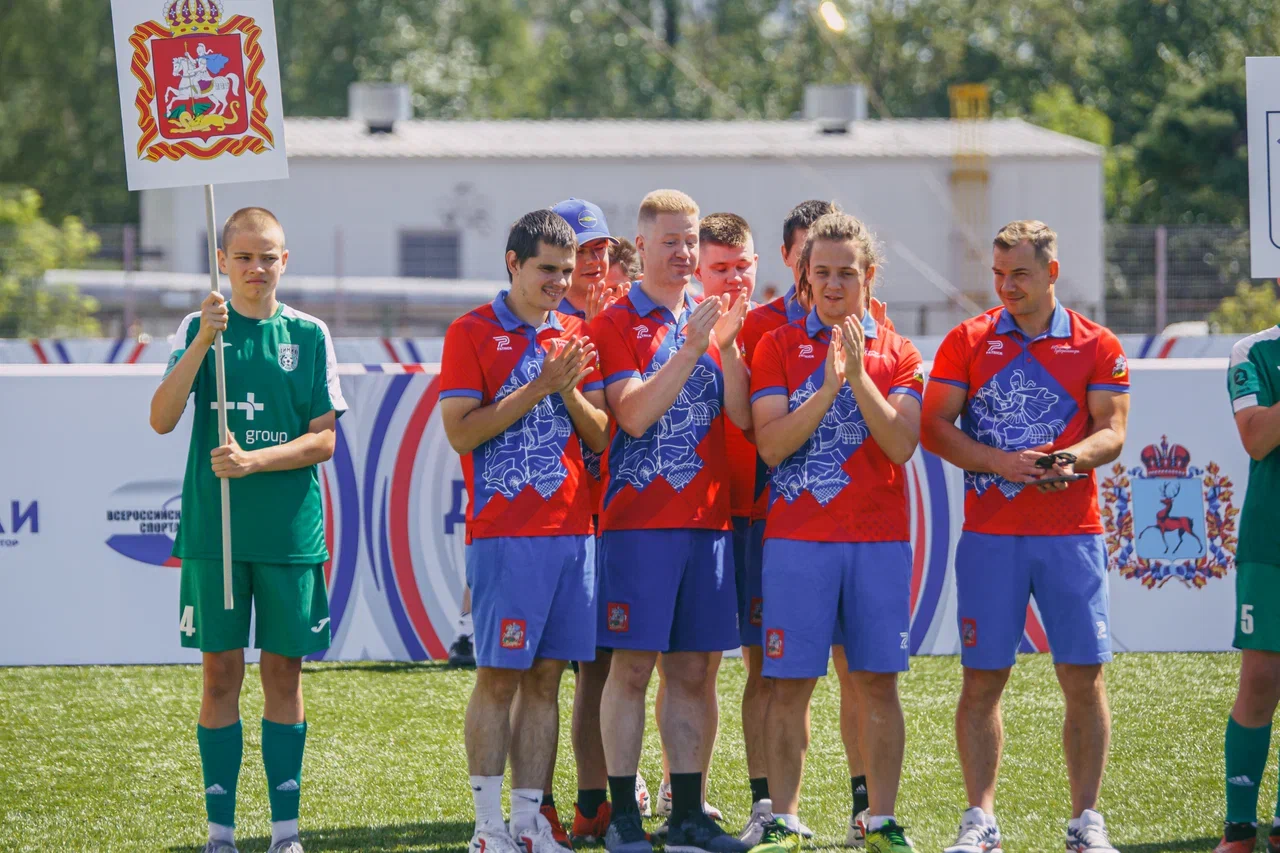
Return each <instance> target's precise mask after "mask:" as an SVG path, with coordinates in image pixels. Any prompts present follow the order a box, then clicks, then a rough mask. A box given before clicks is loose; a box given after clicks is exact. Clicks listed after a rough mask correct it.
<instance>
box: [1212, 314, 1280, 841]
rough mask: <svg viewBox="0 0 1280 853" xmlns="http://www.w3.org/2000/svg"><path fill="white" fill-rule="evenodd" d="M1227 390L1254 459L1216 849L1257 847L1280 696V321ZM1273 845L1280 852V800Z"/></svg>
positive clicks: (1234, 371) (1238, 351) (1239, 571)
mask: <svg viewBox="0 0 1280 853" xmlns="http://www.w3.org/2000/svg"><path fill="white" fill-rule="evenodd" d="M1227 391H1228V393H1229V394H1230V396H1231V410H1232V411H1233V412H1234V413H1235V419H1236V429H1237V430H1238V431H1239V433H1240V440H1241V442H1242V443H1243V444H1244V449H1245V450H1246V451H1247V452H1248V453H1249V457H1250V459H1251V460H1252V461H1251V462H1250V463H1249V487H1248V489H1247V490H1246V492H1245V497H1244V511H1243V512H1242V513H1241V514H1240V545H1239V547H1238V548H1237V549H1236V613H1235V623H1236V630H1235V641H1234V642H1233V643H1232V645H1234V646H1235V647H1236V648H1238V649H1240V650H1241V656H1240V687H1239V691H1238V692H1237V693H1236V703H1235V705H1234V706H1233V707H1232V709H1231V715H1230V716H1229V717H1228V718H1227V736H1226V744H1225V752H1226V789H1227V815H1226V825H1225V828H1224V831H1223V834H1222V842H1221V843H1220V844H1219V845H1218V847H1217V848H1216V851H1215V853H1251V851H1252V850H1253V849H1254V845H1255V844H1256V843H1257V834H1258V826H1257V821H1258V787H1259V785H1261V783H1262V773H1263V770H1264V769H1265V768H1266V766H1267V753H1268V752H1269V751H1270V749H1271V718H1272V716H1273V715H1274V714H1275V710H1276V704H1277V702H1280V451H1277V449H1276V448H1277V447H1280V405H1278V404H1280V327H1276V326H1273V327H1272V328H1270V329H1267V330H1266V331H1265V332H1259V333H1258V334H1256V335H1251V336H1249V337H1247V338H1245V339H1244V340H1242V341H1240V342H1239V343H1237V344H1236V345H1235V347H1233V348H1232V350H1231V364H1230V366H1229V367H1228V368H1227ZM1276 810H1277V817H1276V818H1275V820H1274V821H1273V823H1272V826H1271V829H1270V832H1269V833H1268V836H1269V837H1268V839H1267V850H1268V851H1270V853H1280V804H1278V805H1277V809H1276Z"/></svg>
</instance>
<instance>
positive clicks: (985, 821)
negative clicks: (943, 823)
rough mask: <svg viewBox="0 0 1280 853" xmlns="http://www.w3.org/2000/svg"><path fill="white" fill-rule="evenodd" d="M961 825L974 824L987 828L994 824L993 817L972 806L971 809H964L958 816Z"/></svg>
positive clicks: (980, 808) (994, 819) (978, 807)
mask: <svg viewBox="0 0 1280 853" xmlns="http://www.w3.org/2000/svg"><path fill="white" fill-rule="evenodd" d="M960 822H961V823H976V824H978V825H979V826H987V825H989V824H994V823H995V822H996V818H995V815H989V814H987V813H986V812H984V811H983V810H982V807H981V806H974V807H973V808H971V809H965V812H964V814H962V815H961V816H960Z"/></svg>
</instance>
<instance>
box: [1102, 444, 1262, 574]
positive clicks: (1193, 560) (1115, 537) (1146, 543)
mask: <svg viewBox="0 0 1280 853" xmlns="http://www.w3.org/2000/svg"><path fill="white" fill-rule="evenodd" d="M1139 459H1140V461H1141V463H1142V464H1141V465H1138V466H1135V467H1132V468H1129V469H1127V470H1126V468H1125V467H1124V465H1123V464H1122V463H1120V462H1117V463H1116V464H1115V465H1114V466H1112V468H1111V471H1110V476H1108V477H1106V478H1105V479H1104V480H1103V481H1102V485H1101V489H1100V491H1101V493H1102V507H1101V510H1102V521H1103V528H1104V530H1105V531H1106V538H1107V553H1108V555H1109V556H1108V569H1110V570H1114V571H1115V572H1117V573H1118V574H1119V575H1120V576H1121V577H1124V578H1128V579H1130V580H1138V581H1139V582H1141V583H1142V585H1143V586H1145V587H1147V588H1148V589H1157V588H1159V587H1161V586H1164V584H1165V583H1167V582H1168V581H1169V580H1172V579H1177V580H1178V581H1180V582H1181V583H1182V584H1183V585H1184V586H1186V587H1188V588H1191V589H1200V588H1203V587H1204V586H1205V584H1207V583H1208V582H1209V581H1210V580H1212V579H1214V578H1222V577H1225V576H1226V575H1227V573H1228V572H1229V571H1230V570H1231V569H1232V568H1233V567H1234V566H1235V551H1236V535H1235V530H1236V520H1237V519H1236V515H1237V513H1238V512H1239V511H1238V510H1237V509H1236V508H1235V507H1233V506H1232V505H1231V497H1232V488H1233V486H1232V483H1231V480H1230V479H1229V478H1228V477H1227V476H1226V475H1224V474H1223V473H1222V469H1221V468H1220V467H1219V466H1218V464H1217V463H1216V462H1210V463H1208V465H1206V466H1205V467H1204V468H1199V467H1196V466H1194V465H1192V464H1191V451H1190V450H1188V449H1187V448H1186V446H1184V445H1182V444H1177V443H1174V444H1170V443H1169V440H1168V437H1167V436H1161V437H1160V443H1159V444H1156V443H1152V444H1148V445H1147V446H1146V447H1144V448H1143V449H1142V451H1141V452H1140V454H1139Z"/></svg>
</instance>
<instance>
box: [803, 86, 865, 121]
mask: <svg viewBox="0 0 1280 853" xmlns="http://www.w3.org/2000/svg"><path fill="white" fill-rule="evenodd" d="M804 117H805V119H806V120H807V121H812V122H814V123H816V124H817V125H818V130H819V131H821V132H822V133H848V132H849V126H850V125H851V124H853V123H854V122H855V121H865V120H866V118H867V87H866V86H864V85H862V84H861V83H856V84H854V85H851V86H819V85H817V84H812V83H811V84H809V85H807V86H805V87H804Z"/></svg>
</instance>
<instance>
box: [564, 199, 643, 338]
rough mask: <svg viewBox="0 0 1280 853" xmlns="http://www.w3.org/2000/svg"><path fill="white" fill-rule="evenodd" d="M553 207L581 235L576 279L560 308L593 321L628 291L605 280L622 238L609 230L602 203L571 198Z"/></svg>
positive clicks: (574, 271) (576, 264)
mask: <svg viewBox="0 0 1280 853" xmlns="http://www.w3.org/2000/svg"><path fill="white" fill-rule="evenodd" d="M551 209H552V210H553V211H555V212H556V213H558V214H559V215H560V217H561V218H562V219H564V220H565V221H566V222H568V223H569V226H570V227H571V228H573V232H574V233H575V234H576V235H577V236H578V257H577V262H576V263H575V264H574V267H573V281H572V283H571V284H570V285H569V292H568V293H567V294H565V297H564V300H563V301H562V302H561V303H560V308H559V309H557V310H559V311H560V313H562V314H570V315H573V316H575V317H581V318H583V319H585V320H586V321H587V322H588V323H589V322H591V321H592V320H594V319H595V316H596V315H597V314H599V313H600V312H601V311H603V310H604V309H605V308H607V307H609V305H611V304H612V303H613V302H615V301H616V300H617V299H618V298H619V297H620V296H622V295H624V294H625V293H626V290H620V291H619V290H617V289H616V288H613V287H610V286H608V285H607V284H606V283H605V277H606V276H607V275H608V273H609V260H610V258H609V255H610V253H611V250H612V249H613V247H615V246H617V245H618V240H617V238H616V237H614V236H613V235H612V234H610V233H609V223H608V222H606V221H605V218H604V211H603V210H601V209H600V207H599V206H598V205H595V204H592V203H591V202H589V201H586V200H585V199H580V198H567V199H565V200H564V201H562V202H560V203H559V204H556V205H554V206H552V208H551Z"/></svg>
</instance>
